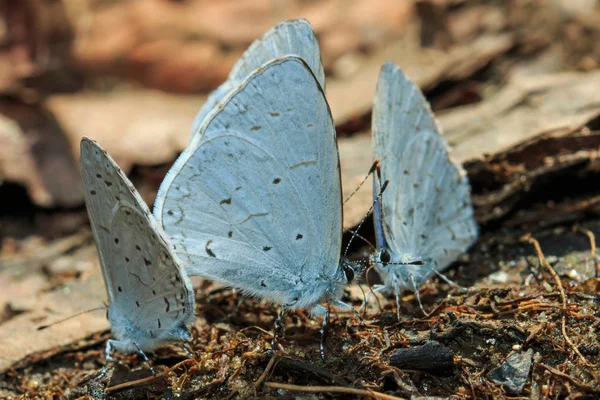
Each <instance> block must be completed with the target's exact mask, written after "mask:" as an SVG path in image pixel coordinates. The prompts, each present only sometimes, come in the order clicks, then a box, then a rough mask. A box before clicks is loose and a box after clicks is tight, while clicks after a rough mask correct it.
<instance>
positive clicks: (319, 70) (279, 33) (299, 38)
mask: <svg viewBox="0 0 600 400" xmlns="http://www.w3.org/2000/svg"><path fill="white" fill-rule="evenodd" d="M285 55H297V56H299V57H302V58H303V59H304V61H306V63H307V64H308V66H309V67H310V69H311V70H312V72H313V74H314V75H315V76H316V77H317V80H318V81H319V84H320V85H321V87H322V88H323V89H325V72H324V70H323V65H322V64H321V52H320V50H319V42H318V41H317V38H316V36H315V33H314V31H313V30H312V27H311V26H310V23H309V22H308V21H307V20H305V19H295V20H291V21H285V22H282V23H280V24H279V25H277V26H276V27H274V28H271V29H270V30H269V31H268V32H267V33H265V35H264V36H263V37H262V38H261V39H258V40H256V41H254V42H253V43H252V44H251V45H250V47H249V48H248V49H247V50H246V51H245V52H244V54H243V55H242V56H241V57H240V59H239V60H238V61H237V63H236V64H235V65H234V66H233V68H232V69H231V72H230V73H229V77H228V78H227V80H226V81H225V82H223V83H222V84H221V86H219V87H218V88H217V89H216V90H215V91H213V92H212V93H211V94H210V96H209V97H208V99H207V100H206V103H204V105H203V106H202V108H201V109H200V111H199V112H198V114H197V115H196V118H194V122H193V123H192V135H194V134H195V133H196V132H198V129H199V128H200V125H201V124H202V121H204V119H205V118H206V117H207V116H208V114H209V113H210V112H211V111H212V110H213V109H214V108H215V106H216V105H217V104H219V103H220V102H221V101H222V100H223V99H224V98H225V97H226V96H227V95H228V94H229V92H231V91H232V90H233V89H234V88H235V87H237V86H238V85H239V84H240V83H242V82H243V81H244V79H246V78H247V77H248V75H250V74H251V73H252V72H253V71H254V70H256V69H257V68H258V67H260V66H261V65H263V64H265V63H267V62H268V61H271V60H273V59H275V58H278V57H283V56H285ZM192 137H193V136H192Z"/></svg>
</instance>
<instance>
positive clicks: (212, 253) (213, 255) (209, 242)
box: [204, 240, 216, 257]
mask: <svg viewBox="0 0 600 400" xmlns="http://www.w3.org/2000/svg"><path fill="white" fill-rule="evenodd" d="M211 243H212V240H209V241H207V242H206V246H204V250H206V254H208V255H209V256H211V257H216V255H215V253H214V252H213V251H212V250H211V249H209V248H208V246H210V244H211Z"/></svg>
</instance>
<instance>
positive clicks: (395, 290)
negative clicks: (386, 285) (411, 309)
mask: <svg viewBox="0 0 600 400" xmlns="http://www.w3.org/2000/svg"><path fill="white" fill-rule="evenodd" d="M393 287H394V295H395V296H396V317H398V322H400V290H399V289H398V288H399V286H398V277H397V276H396V275H394V286H393ZM419 304H421V303H419Z"/></svg>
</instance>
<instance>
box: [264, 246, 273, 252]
mask: <svg viewBox="0 0 600 400" xmlns="http://www.w3.org/2000/svg"><path fill="white" fill-rule="evenodd" d="M271 249H272V247H269V246H264V247H263V251H269V250H271Z"/></svg>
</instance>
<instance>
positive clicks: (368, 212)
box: [344, 179, 390, 258]
mask: <svg viewBox="0 0 600 400" xmlns="http://www.w3.org/2000/svg"><path fill="white" fill-rule="evenodd" d="M389 183H390V181H389V179H388V180H387V181H385V182H383V185H382V186H381V190H379V194H378V195H377V197H376V198H375V200H374V201H373V204H371V207H369V210H368V211H367V213H366V214H365V215H364V217H363V218H362V220H361V221H360V223H359V224H358V226H357V227H356V231H354V232H353V233H352V236H351V237H350V240H349V241H348V244H347V245H346V249H345V250H344V258H345V257H346V256H347V255H348V251H349V250H350V245H351V244H352V241H353V240H354V238H355V237H356V235H357V233H356V232H357V231H359V230H360V227H361V226H362V224H364V223H365V221H366V220H367V217H368V216H369V214H371V211H373V208H375V205H376V204H377V202H378V201H379V200H380V199H381V195H382V194H383V192H384V191H385V189H386V188H387V185H388V184H389Z"/></svg>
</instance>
